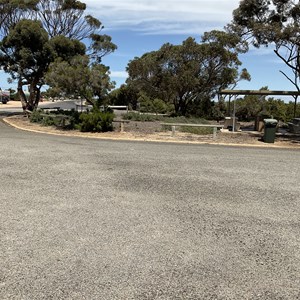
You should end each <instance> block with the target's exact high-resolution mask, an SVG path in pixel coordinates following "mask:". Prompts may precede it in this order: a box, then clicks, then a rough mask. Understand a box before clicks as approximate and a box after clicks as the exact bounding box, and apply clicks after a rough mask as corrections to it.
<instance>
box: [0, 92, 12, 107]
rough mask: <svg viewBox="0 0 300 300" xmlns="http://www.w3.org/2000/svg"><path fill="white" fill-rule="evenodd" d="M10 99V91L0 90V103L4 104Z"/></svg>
mask: <svg viewBox="0 0 300 300" xmlns="http://www.w3.org/2000/svg"><path fill="white" fill-rule="evenodd" d="M9 98H10V91H2V90H0V102H2V103H3V104H6V103H7V102H8V101H9Z"/></svg>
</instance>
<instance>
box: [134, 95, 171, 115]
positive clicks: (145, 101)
mask: <svg viewBox="0 0 300 300" xmlns="http://www.w3.org/2000/svg"><path fill="white" fill-rule="evenodd" d="M138 102H139V103H140V112H149V113H156V114H165V113H167V112H169V111H170V110H171V108H170V106H169V105H167V104H166V103H165V102H164V101H163V100H161V99H158V98H155V99H150V98H149V97H148V96H146V95H145V94H141V95H140V97H139V98H138Z"/></svg>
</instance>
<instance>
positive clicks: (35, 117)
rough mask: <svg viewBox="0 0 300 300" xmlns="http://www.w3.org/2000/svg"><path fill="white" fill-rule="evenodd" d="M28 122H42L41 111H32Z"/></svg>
mask: <svg viewBox="0 0 300 300" xmlns="http://www.w3.org/2000/svg"><path fill="white" fill-rule="evenodd" d="M29 121H30V122H31V123H41V122H42V121H43V117H42V115H41V110H34V111H33V112H32V113H31V114H30V116H29Z"/></svg>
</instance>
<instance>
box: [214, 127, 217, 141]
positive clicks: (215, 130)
mask: <svg viewBox="0 0 300 300" xmlns="http://www.w3.org/2000/svg"><path fill="white" fill-rule="evenodd" d="M213 130H214V131H213V139H215V138H216V137H217V127H214V129H213Z"/></svg>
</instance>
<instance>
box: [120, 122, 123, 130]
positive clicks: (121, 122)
mask: <svg viewBox="0 0 300 300" xmlns="http://www.w3.org/2000/svg"><path fill="white" fill-rule="evenodd" d="M120 124H121V132H124V122H122V121H121V123H120Z"/></svg>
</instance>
